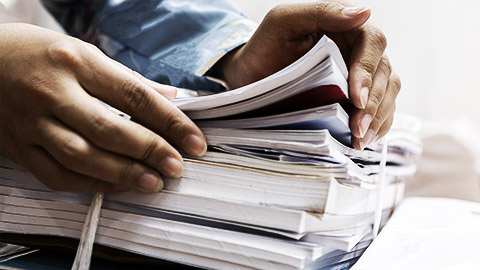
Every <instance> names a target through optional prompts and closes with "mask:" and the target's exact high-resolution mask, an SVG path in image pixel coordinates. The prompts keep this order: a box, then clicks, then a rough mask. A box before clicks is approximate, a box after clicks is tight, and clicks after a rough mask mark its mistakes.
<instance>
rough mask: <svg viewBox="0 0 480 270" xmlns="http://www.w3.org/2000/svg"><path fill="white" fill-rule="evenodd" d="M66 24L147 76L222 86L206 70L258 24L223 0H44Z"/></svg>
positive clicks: (185, 83)
mask: <svg viewBox="0 0 480 270" xmlns="http://www.w3.org/2000/svg"><path fill="white" fill-rule="evenodd" d="M44 3H45V4H46V6H47V8H48V9H49V10H50V11H51V12H52V14H53V15H54V16H55V17H56V18H57V19H58V20H59V21H60V23H62V25H64V27H65V28H66V30H67V31H68V32H69V33H70V34H72V35H74V36H77V37H81V38H82V39H84V40H86V41H89V42H92V43H95V44H96V45H97V46H98V47H100V48H101V49H102V50H103V51H104V52H105V53H106V54H107V55H108V56H110V57H111V58H113V59H115V60H117V61H119V62H121V63H123V64H124V65H126V66H128V67H130V68H131V69H133V70H135V71H137V72H139V73H140V74H142V75H144V76H145V77H147V78H149V79H152V80H155V81H158V82H160V83H164V84H170V85H174V86H178V87H182V88H189V89H195V90H208V91H219V90H223V86H222V85H221V84H218V83H217V82H215V81H212V80H210V79H208V78H207V77H206V76H205V74H206V73H207V72H208V71H209V70H210V68H211V67H212V66H213V65H214V64H215V63H216V62H217V61H218V60H219V59H220V58H221V57H222V56H223V55H225V54H226V53H227V52H229V51H231V50H233V49H234V48H236V47H238V46H239V45H242V44H244V43H245V42H247V41H248V40H249V39H250V37H251V35H252V34H253V32H254V31H255V29H256V27H257V25H256V24H255V23H253V22H252V21H250V20H248V19H247V18H245V16H244V15H243V14H242V13H241V12H240V11H238V9H237V8H235V7H234V6H233V5H232V4H231V3H230V2H229V1H227V0H163V1H162V0H148V1H118V0H103V1H76V0H57V1H44Z"/></svg>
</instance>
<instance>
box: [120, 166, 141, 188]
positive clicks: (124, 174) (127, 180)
mask: <svg viewBox="0 0 480 270" xmlns="http://www.w3.org/2000/svg"><path fill="white" fill-rule="evenodd" d="M141 170H142V166H141V165H140V164H138V163H137V162H135V161H129V162H128V163H127V164H126V165H125V166H123V168H122V169H121V170H120V171H119V173H118V178H117V179H116V181H115V184H120V185H132V184H133V183H134V182H135V181H138V179H139V173H138V172H140V171H141Z"/></svg>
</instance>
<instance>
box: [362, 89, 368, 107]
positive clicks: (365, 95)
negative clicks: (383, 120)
mask: <svg viewBox="0 0 480 270" xmlns="http://www.w3.org/2000/svg"><path fill="white" fill-rule="evenodd" d="M368 92H369V91H368V87H363V88H362V89H361V90H360V103H361V104H360V105H361V106H362V109H365V107H366V106H367V101H368Z"/></svg>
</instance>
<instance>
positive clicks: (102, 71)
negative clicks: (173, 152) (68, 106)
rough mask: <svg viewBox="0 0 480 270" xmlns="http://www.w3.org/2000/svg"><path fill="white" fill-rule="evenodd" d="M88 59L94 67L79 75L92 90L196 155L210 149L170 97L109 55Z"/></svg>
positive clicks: (82, 70) (97, 95)
mask: <svg viewBox="0 0 480 270" xmlns="http://www.w3.org/2000/svg"><path fill="white" fill-rule="evenodd" d="M85 61H87V65H86V66H89V67H90V68H89V69H82V68H81V69H80V70H79V72H78V76H79V81H80V82H81V84H82V86H84V88H85V89H86V90H87V91H88V92H89V93H91V94H92V95H93V96H95V97H97V98H99V99H101V100H103V101H105V102H107V103H109V104H110V105H112V106H114V107H116V108H117V109H119V110H121V111H124V112H126V113H127V114H129V115H131V116H132V117H133V118H135V119H138V120H139V121H140V122H142V123H143V124H146V125H148V126H149V127H151V128H153V130H155V131H156V132H158V133H160V134H161V135H162V136H163V137H164V138H167V139H168V140H169V141H171V142H173V143H174V144H175V145H177V146H179V147H181V148H182V149H183V150H184V151H185V152H187V153H189V154H191V155H195V156H201V155H203V154H204V153H205V152H206V150H207V144H206V142H205V137H204V136H203V134H202V132H201V131H200V129H199V128H198V127H197V126H196V125H195V124H194V123H193V122H192V121H191V120H190V119H189V118H188V117H187V116H186V115H185V114H183V113H182V112H181V111H180V110H179V109H178V108H177V107H175V106H174V105H173V104H172V103H170V102H169V101H168V100H167V99H166V98H164V97H163V96H162V95H160V94H158V93H157V92H156V91H153V90H152V88H150V87H148V86H147V85H146V84H145V83H143V82H142V81H141V80H139V79H138V78H137V77H136V76H134V75H132V73H131V72H127V71H126V70H125V69H123V68H119V67H118V65H113V64H112V63H111V61H110V60H109V59H108V58H107V57H106V56H104V57H97V59H96V62H95V63H94V62H88V61H91V60H90V58H89V59H86V60H85ZM92 76H93V77H96V78H92ZM97 76H98V77H97ZM105 89H109V91H106V90H105Z"/></svg>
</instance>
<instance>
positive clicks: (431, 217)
mask: <svg viewBox="0 0 480 270" xmlns="http://www.w3.org/2000/svg"><path fill="white" fill-rule="evenodd" d="M452 181H454V179H452ZM479 246H480V203H475V202H469V201H460V200H454V199H445V198H407V199H405V200H404V202H403V203H402V204H401V205H400V207H399V208H398V210H397V211H396V212H395V213H394V215H393V217H392V218H391V220H390V221H389V222H388V223H387V225H386V226H385V228H384V229H383V230H382V231H381V232H380V234H379V236H378V238H377V239H375V241H374V242H373V243H372V245H371V246H370V247H369V248H368V249H367V251H366V252H365V253H364V254H363V256H362V257H361V258H360V260H359V261H358V262H357V263H356V264H355V266H354V267H353V268H352V269H353V270H363V269H368V270H375V269H382V270H383V269H389V270H394V269H422V270H425V269H440V270H442V269H443V270H447V269H448V270H450V269H466V270H469V269H472V270H473V269H475V270H478V269H480V248H479Z"/></svg>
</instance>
